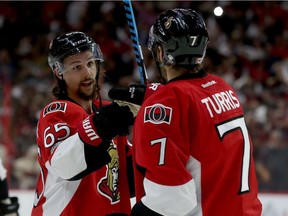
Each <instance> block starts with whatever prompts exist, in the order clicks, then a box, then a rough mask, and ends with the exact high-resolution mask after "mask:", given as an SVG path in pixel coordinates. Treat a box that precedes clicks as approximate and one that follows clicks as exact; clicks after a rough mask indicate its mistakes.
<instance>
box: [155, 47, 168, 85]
mask: <svg viewBox="0 0 288 216" xmlns="http://www.w3.org/2000/svg"><path fill="white" fill-rule="evenodd" d="M152 57H153V59H154V61H155V64H156V67H157V70H158V74H159V76H160V80H161V83H163V84H166V83H167V81H166V80H165V79H164V77H163V75H162V72H161V67H164V62H161V63H160V61H159V60H158V56H157V50H156V49H153V52H152Z"/></svg>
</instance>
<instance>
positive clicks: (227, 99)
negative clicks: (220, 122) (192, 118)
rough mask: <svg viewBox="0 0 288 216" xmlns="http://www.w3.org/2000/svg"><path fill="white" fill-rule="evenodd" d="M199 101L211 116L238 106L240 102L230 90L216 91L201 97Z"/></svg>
mask: <svg viewBox="0 0 288 216" xmlns="http://www.w3.org/2000/svg"><path fill="white" fill-rule="evenodd" d="M201 102H202V104H204V105H205V107H206V108H207V110H208V112H209V115H210V117H211V118H213V117H214V115H215V114H218V115H219V114H221V113H224V112H227V111H229V110H232V109H237V108H239V107H240V102H239V100H238V99H237V97H236V96H235V95H234V92H233V91H232V90H229V91H223V92H218V93H216V94H213V95H212V96H210V97H206V98H203V99H202V100H201Z"/></svg>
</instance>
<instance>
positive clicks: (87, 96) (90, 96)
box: [77, 82, 98, 101]
mask: <svg viewBox="0 0 288 216" xmlns="http://www.w3.org/2000/svg"><path fill="white" fill-rule="evenodd" d="M77 94H78V96H79V98H81V99H83V100H85V101H89V100H94V99H96V98H97V97H98V87H97V86H96V83H95V82H94V83H93V88H92V91H89V92H85V91H82V89H81V86H79V88H78V90H77Z"/></svg>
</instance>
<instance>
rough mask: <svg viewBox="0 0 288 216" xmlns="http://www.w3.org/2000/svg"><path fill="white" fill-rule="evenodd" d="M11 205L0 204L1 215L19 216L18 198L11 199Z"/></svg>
mask: <svg viewBox="0 0 288 216" xmlns="http://www.w3.org/2000/svg"><path fill="white" fill-rule="evenodd" d="M9 199H10V201H11V202H10V204H7V203H4V202H2V201H1V202H0V215H8V214H9V215H15V216H16V215H18V209H19V202H18V198H17V197H9Z"/></svg>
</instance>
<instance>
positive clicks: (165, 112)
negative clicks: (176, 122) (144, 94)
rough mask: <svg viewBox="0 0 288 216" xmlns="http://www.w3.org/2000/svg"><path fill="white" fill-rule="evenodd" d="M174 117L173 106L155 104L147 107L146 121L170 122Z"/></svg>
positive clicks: (153, 122)
mask: <svg viewBox="0 0 288 216" xmlns="http://www.w3.org/2000/svg"><path fill="white" fill-rule="evenodd" d="M171 118H172V108H171V107H167V106H164V105H163V104H154V105H152V106H148V107H145V112H144V123H145V122H151V123H152V124H162V123H166V124H170V122H171Z"/></svg>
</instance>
